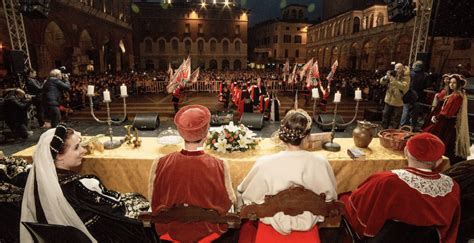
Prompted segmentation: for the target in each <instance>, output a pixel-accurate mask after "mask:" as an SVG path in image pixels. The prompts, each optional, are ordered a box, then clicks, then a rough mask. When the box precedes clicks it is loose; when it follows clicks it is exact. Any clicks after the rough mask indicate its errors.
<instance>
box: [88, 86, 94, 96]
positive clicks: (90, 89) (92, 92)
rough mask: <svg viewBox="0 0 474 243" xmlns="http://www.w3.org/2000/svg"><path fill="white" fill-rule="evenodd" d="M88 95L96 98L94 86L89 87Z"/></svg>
mask: <svg viewBox="0 0 474 243" xmlns="http://www.w3.org/2000/svg"><path fill="white" fill-rule="evenodd" d="M87 95H90V96H94V85H87Z"/></svg>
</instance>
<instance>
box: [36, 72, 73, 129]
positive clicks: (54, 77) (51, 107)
mask: <svg viewBox="0 0 474 243" xmlns="http://www.w3.org/2000/svg"><path fill="white" fill-rule="evenodd" d="M64 71H65V70H64ZM69 89H71V84H70V83H69V76H68V74H66V73H64V74H63V73H61V70H59V69H53V70H51V72H50V73H49V78H48V80H47V81H46V83H45V84H44V85H43V105H44V107H45V112H46V116H47V117H48V118H49V120H50V122H51V124H50V125H49V126H50V127H56V126H57V125H58V123H59V122H60V121H61V112H60V111H59V105H60V104H61V97H62V96H63V92H65V91H69ZM46 127H48V125H46Z"/></svg>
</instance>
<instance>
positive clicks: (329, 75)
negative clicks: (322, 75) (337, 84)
mask: <svg viewBox="0 0 474 243" xmlns="http://www.w3.org/2000/svg"><path fill="white" fill-rule="evenodd" d="M338 65H339V63H338V62H337V60H336V61H335V62H334V64H332V67H331V72H329V74H328V76H327V77H326V79H327V80H328V81H329V83H331V81H332V79H333V78H334V74H335V73H336V70H337V66H338Z"/></svg>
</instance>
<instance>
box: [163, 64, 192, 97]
mask: <svg viewBox="0 0 474 243" xmlns="http://www.w3.org/2000/svg"><path fill="white" fill-rule="evenodd" d="M190 76H191V58H189V57H188V58H187V59H185V60H183V63H181V65H180V66H179V68H178V69H177V70H176V72H174V74H173V76H172V78H171V79H170V82H169V83H168V85H167V86H166V91H167V92H168V93H169V94H171V93H173V92H174V91H175V90H176V89H177V88H178V87H179V86H182V87H184V86H186V82H187V81H189V78H190Z"/></svg>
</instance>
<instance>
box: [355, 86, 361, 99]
mask: <svg viewBox="0 0 474 243" xmlns="http://www.w3.org/2000/svg"><path fill="white" fill-rule="evenodd" d="M355 99H356V100H361V99H362V91H361V90H360V89H359V88H357V89H356V91H355Z"/></svg>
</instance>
